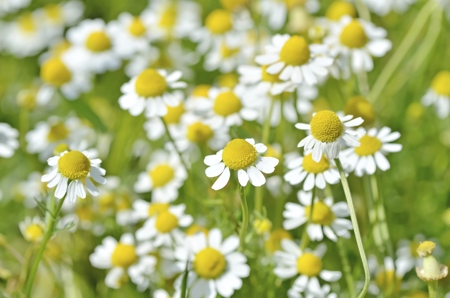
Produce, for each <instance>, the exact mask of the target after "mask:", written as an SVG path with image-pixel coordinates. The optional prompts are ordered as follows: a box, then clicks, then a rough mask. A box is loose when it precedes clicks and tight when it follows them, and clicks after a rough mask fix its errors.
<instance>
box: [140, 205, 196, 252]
mask: <svg viewBox="0 0 450 298" xmlns="http://www.w3.org/2000/svg"><path fill="white" fill-rule="evenodd" d="M185 210H186V205H185V204H180V205H172V206H169V208H168V210H167V211H162V212H158V213H156V215H155V216H153V217H151V218H149V219H147V220H146V221H145V223H144V225H143V226H142V227H141V228H140V229H138V230H137V231H136V239H138V240H139V241H145V240H152V244H153V245H154V246H155V247H160V246H162V245H164V246H168V247H171V246H172V244H173V243H174V241H180V239H181V238H182V237H183V232H182V231H181V230H180V228H186V227H188V226H189V225H190V224H191V223H192V222H193V220H194V219H193V218H192V216H191V215H188V214H184V211H185Z"/></svg>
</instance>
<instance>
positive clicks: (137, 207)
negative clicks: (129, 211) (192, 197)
mask: <svg viewBox="0 0 450 298" xmlns="http://www.w3.org/2000/svg"><path fill="white" fill-rule="evenodd" d="M169 207H170V204H169V203H159V202H155V203H149V202H147V201H144V200H141V199H138V200H136V201H135V202H134V203H133V211H134V216H135V217H136V219H137V220H143V219H148V218H151V217H154V216H157V215H158V214H160V213H162V212H166V211H168V210H169Z"/></svg>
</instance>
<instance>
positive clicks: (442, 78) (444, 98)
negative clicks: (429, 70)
mask: <svg viewBox="0 0 450 298" xmlns="http://www.w3.org/2000/svg"><path fill="white" fill-rule="evenodd" d="M449 3H450V2H449ZM422 104H423V105H425V106H430V105H434V106H435V108H436V113H437V115H438V117H439V118H442V119H443V118H446V117H447V116H448V114H449V113H450V71H446V70H443V71H441V72H439V73H438V74H437V75H435V76H434V78H433V81H432V82H431V88H429V89H428V91H427V93H426V94H425V95H424V96H423V97H422Z"/></svg>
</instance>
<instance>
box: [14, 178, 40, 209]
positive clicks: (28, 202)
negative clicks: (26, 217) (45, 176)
mask: <svg viewBox="0 0 450 298" xmlns="http://www.w3.org/2000/svg"><path fill="white" fill-rule="evenodd" d="M41 176H42V174H41V173H39V172H32V173H30V175H28V179H27V180H26V181H23V182H20V183H19V184H18V186H17V192H18V193H19V194H20V195H21V196H22V197H23V198H24V200H23V204H24V205H25V207H27V208H34V207H36V205H37V204H36V200H38V201H39V200H40V197H41V196H42V195H43V194H44V193H45V192H46V190H47V186H46V185H45V183H42V181H41Z"/></svg>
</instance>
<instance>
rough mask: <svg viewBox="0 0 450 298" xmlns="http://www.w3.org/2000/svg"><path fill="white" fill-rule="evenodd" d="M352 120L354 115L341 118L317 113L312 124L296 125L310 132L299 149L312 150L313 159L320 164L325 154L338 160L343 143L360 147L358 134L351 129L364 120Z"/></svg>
mask: <svg viewBox="0 0 450 298" xmlns="http://www.w3.org/2000/svg"><path fill="white" fill-rule="evenodd" d="M352 118H353V116H352V115H347V116H343V117H339V116H338V115H336V113H334V112H332V111H328V110H322V111H320V112H317V113H315V114H314V115H313V118H312V119H311V122H310V124H305V123H297V124H296V125H295V127H296V128H298V129H300V130H308V131H309V132H310V135H308V136H307V137H305V138H304V139H302V140H301V141H300V143H299V144H298V147H304V148H305V150H306V151H309V150H312V159H313V160H314V161H315V162H320V160H321V158H322V154H323V153H326V154H327V157H328V159H335V158H337V157H338V156H339V151H340V145H341V143H344V142H345V143H347V144H349V145H350V146H359V145H360V143H359V142H358V140H357V138H356V135H357V133H356V132H355V131H353V130H352V129H351V127H355V126H358V125H361V124H362V123H363V121H364V120H363V119H362V118H361V117H358V118H355V119H352Z"/></svg>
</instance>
